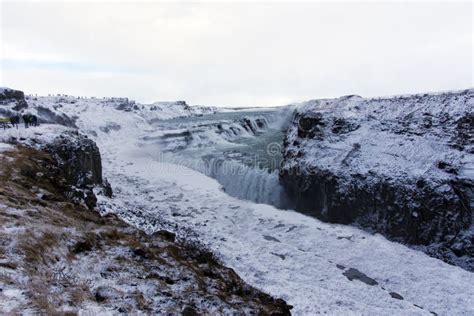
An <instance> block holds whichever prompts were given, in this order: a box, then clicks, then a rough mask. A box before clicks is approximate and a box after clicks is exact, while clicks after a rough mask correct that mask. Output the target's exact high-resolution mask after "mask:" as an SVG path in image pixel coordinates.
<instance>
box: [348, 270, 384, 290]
mask: <svg viewBox="0 0 474 316" xmlns="http://www.w3.org/2000/svg"><path fill="white" fill-rule="evenodd" d="M342 274H343V275H344V276H345V277H346V278H348V279H349V280H350V281H352V280H359V281H361V282H364V283H365V284H367V285H371V286H373V285H377V284H378V282H377V281H375V280H374V279H372V278H370V277H368V276H367V275H366V274H364V273H362V272H360V271H359V270H357V269H354V268H350V269H348V270H347V271H345V272H343V273H342Z"/></svg>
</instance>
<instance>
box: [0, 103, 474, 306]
mask: <svg viewBox="0 0 474 316" xmlns="http://www.w3.org/2000/svg"><path fill="white" fill-rule="evenodd" d="M58 98H59V97H46V98H38V99H37V101H29V104H30V106H32V107H33V108H34V107H35V106H36V105H38V104H41V105H42V106H46V107H48V108H52V107H53V106H54V105H57V104H58V102H57V101H58ZM71 100H72V99H71ZM165 108H166V110H164V111H163V113H165V114H163V116H160V114H159V111H148V110H146V111H145V112H143V113H141V112H140V111H132V112H124V111H120V110H117V109H116V107H114V106H110V105H109V104H106V103H105V102H102V101H101V100H99V99H79V100H77V101H76V103H74V104H64V105H63V106H62V107H60V108H57V109H56V111H60V112H61V113H66V114H67V115H68V116H70V117H72V116H77V121H76V124H77V126H78V127H79V128H80V130H81V131H83V132H85V133H88V135H89V136H90V137H91V138H93V139H94V140H95V141H96V142H97V144H98V146H99V148H100V150H101V154H102V158H103V167H104V175H105V176H106V177H107V178H108V180H109V181H110V182H111V184H112V186H113V188H114V194H115V197H114V198H113V199H106V198H103V197H101V198H100V200H99V204H100V205H101V207H102V210H103V211H108V212H114V213H117V214H118V215H119V216H120V217H121V218H123V219H124V220H125V221H127V222H129V223H131V224H133V225H135V226H137V227H139V228H141V229H144V230H145V231H147V232H153V231H156V230H158V229H163V228H164V229H168V230H172V231H175V232H177V233H178V234H179V236H180V237H181V238H186V239H196V240H199V241H200V242H201V243H203V244H204V245H206V246H207V247H209V248H210V249H211V250H213V251H215V252H216V253H217V254H218V255H219V256H220V257H221V259H222V260H223V262H224V264H225V265H227V266H229V267H231V268H233V269H235V271H236V272H237V273H238V274H239V275H240V276H241V277H242V278H243V279H244V280H245V281H246V282H248V283H249V284H251V285H253V286H255V287H257V288H259V289H261V290H263V291H265V292H267V293H269V294H271V295H273V296H275V297H281V298H283V299H285V300H286V301H287V302H288V303H289V304H291V305H294V309H293V310H292V312H293V313H294V314H295V315H308V314H318V313H328V314H333V315H341V314H343V315H352V314H379V315H380V314H391V315H407V314H410V315H427V314H429V312H435V313H437V314H438V315H448V314H449V315H461V314H464V315H465V314H473V313H474V304H473V303H472V298H473V297H474V287H473V286H472V285H473V284H474V275H473V274H472V273H470V272H467V271H465V270H463V269H461V268H459V267H455V266H451V265H448V264H446V263H443V262H442V261H440V260H437V259H434V258H431V257H429V256H427V255H425V254H424V253H422V252H418V251H415V250H413V249H409V248H407V247H406V246H403V245H401V244H397V243H394V242H390V241H388V240H386V239H385V238H384V237H382V236H381V235H378V234H375V235H371V234H369V233H367V232H364V231H362V230H359V229H357V228H355V227H350V226H344V225H334V224H328V223H323V222H321V221H319V220H317V219H315V218H312V217H308V216H305V215H303V214H299V213H296V212H293V211H285V210H277V209H275V208H274V207H271V206H268V205H264V204H255V203H251V202H248V201H242V200H238V199H236V198H233V197H230V196H229V195H227V194H226V193H225V192H223V191H222V190H221V186H220V185H219V183H218V182H217V181H215V180H213V179H211V178H209V177H206V176H205V175H203V174H201V173H198V172H196V171H193V170H191V169H188V168H186V167H183V166H179V165H175V164H170V163H165V162H160V161H159V160H157V159H156V158H157V157H156V156H155V154H154V152H149V151H146V150H144V149H143V147H142V146H141V142H140V139H141V138H143V137H145V136H147V135H150V134H151V133H154V132H156V126H154V125H153V124H150V123H149V121H150V119H164V118H170V117H173V116H174V117H177V116H182V115H184V114H186V111H182V110H181V109H179V110H177V111H176V112H173V110H172V107H171V108H170V107H165ZM191 115H192V114H191ZM150 116H152V117H150ZM107 123H115V124H118V125H120V129H117V130H111V131H108V132H104V130H101V129H100V127H104V126H106V125H107ZM40 128H42V129H41V130H40V129H36V130H35V131H40V133H43V135H47V134H48V131H51V132H53V130H50V129H51V128H52V127H50V126H44V127H40ZM61 128H63V127H61ZM31 130H33V128H32V129H31ZM57 132H60V128H59V130H58V131H57ZM361 132H362V131H361ZM365 132H367V131H365ZM7 133H9V134H8V135H17V137H18V136H20V135H19V134H15V133H23V131H21V132H15V131H14V130H9V131H8V132H7ZM26 133H29V134H28V135H29V136H31V135H32V134H31V132H30V131H28V132H26ZM0 135H2V134H0ZM22 135H23V134H22ZM0 137H2V136H0ZM45 137H46V136H45ZM374 137H379V138H382V139H383V138H384V137H385V135H384V134H380V135H378V136H374ZM2 139H3V140H5V137H3V138H2ZM351 141H355V140H351ZM389 143H390V142H387V145H386V146H387V149H390V148H389V146H390V145H388V144H389ZM423 144H424V143H423V142H417V143H416V144H413V146H412V147H410V148H406V149H403V150H400V154H404V155H411V157H412V158H418V159H425V158H427V157H428V156H429V155H430V154H432V153H433V152H435V151H439V150H442V149H443V148H432V149H430V147H429V146H426V147H420V146H423ZM420 149H422V150H420ZM334 151H335V152H337V148H335V149H334ZM425 151H427V152H425ZM387 157H388V158H387V159H390V163H394V164H395V165H393V166H391V168H400V166H399V165H397V164H396V163H397V161H398V160H397V159H396V158H389V156H387ZM390 157H391V156H390ZM428 158H429V157H428ZM430 159H431V158H430ZM459 159H462V157H459ZM381 163H384V162H381ZM361 168H364V166H361ZM381 168H382V167H381ZM391 170H392V169H391ZM413 170H416V171H414V172H424V171H425V169H424V167H423V164H422V163H418V164H417V166H416V168H414V169H413ZM351 268H352V269H357V270H358V271H360V272H362V273H364V274H365V275H367V276H368V277H369V278H372V279H374V280H375V281H376V282H377V284H376V285H372V286H371V285H368V284H366V283H364V282H361V281H359V280H352V281H351V280H349V279H348V278H347V277H346V276H345V275H343V273H345V272H347V271H348V270H349V269H351ZM390 292H395V293H398V294H399V295H401V296H402V297H403V298H404V299H403V300H399V299H395V298H393V297H392V296H391V295H390V294H389V293H390Z"/></svg>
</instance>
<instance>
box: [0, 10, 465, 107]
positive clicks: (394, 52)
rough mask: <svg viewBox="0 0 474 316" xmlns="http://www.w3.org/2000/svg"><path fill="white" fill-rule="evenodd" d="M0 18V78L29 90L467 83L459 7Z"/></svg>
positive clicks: (206, 100)
mask: <svg viewBox="0 0 474 316" xmlns="http://www.w3.org/2000/svg"><path fill="white" fill-rule="evenodd" d="M1 15H2V22H1V23H2V25H1V28H2V38H1V42H2V47H3V49H2V55H1V58H2V65H1V70H2V76H1V78H0V79H1V84H2V85H7V86H13V87H18V88H22V89H24V90H26V91H27V92H31V93H68V94H78V95H96V96H123V95H127V96H129V97H131V98H134V99H136V100H138V101H141V102H151V101H154V100H173V99H185V100H188V102H190V103H192V104H210V105H235V106H245V105H280V104H282V103H287V102H291V101H300V100H304V99H310V98H318V97H335V96H339V95H344V94H353V93H355V94H360V95H364V96H377V95H387V94H398V93H411V92H420V91H436V90H446V89H462V88H466V87H468V86H472V74H473V65H472V45H471V42H472V27H471V23H472V4H469V3H464V4H462V3H457V4H449V3H417V4H406V3H383V4H378V3H344V4H343V3H336V4H331V3H298V4H289V3H259V4H254V3H206V4H201V3H186V4H183V3H181V4H173V3H156V2H141V3H128V2H126V3H122V2H99V3H91V2H79V3H78V2H73V3H60V2H52V3H47V2H36V3H32V2H28V3H26V2H24V3H14V2H6V3H2V11H1ZM25 21H27V23H26V22H25Z"/></svg>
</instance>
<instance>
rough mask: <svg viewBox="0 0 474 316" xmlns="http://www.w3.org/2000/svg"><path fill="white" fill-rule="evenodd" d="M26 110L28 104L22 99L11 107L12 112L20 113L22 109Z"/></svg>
mask: <svg viewBox="0 0 474 316" xmlns="http://www.w3.org/2000/svg"><path fill="white" fill-rule="evenodd" d="M27 108H28V102H26V101H25V100H24V99H21V100H19V101H18V102H17V103H16V105H15V106H14V107H13V110H15V111H21V110H23V109H27Z"/></svg>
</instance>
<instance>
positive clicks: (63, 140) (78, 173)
mask: <svg viewBox="0 0 474 316" xmlns="http://www.w3.org/2000/svg"><path fill="white" fill-rule="evenodd" d="M44 149H45V150H46V151H47V152H48V153H49V154H50V155H51V156H52V157H53V158H54V159H55V161H56V162H57V164H58V165H59V168H60V170H61V175H62V177H63V178H64V180H65V182H66V184H67V185H68V186H69V188H70V189H69V190H68V192H67V195H68V196H69V197H70V198H71V200H73V201H75V202H83V203H84V204H86V205H87V207H89V208H91V209H92V208H94V207H95V206H96V203H97V198H96V196H95V194H94V192H93V188H94V187H99V188H101V189H102V191H103V192H104V195H106V196H109V197H111V196H112V188H111V186H110V184H109V183H108V181H106V180H105V181H104V179H103V178H102V161H101V156H100V151H99V148H98V147H97V145H96V143H95V142H94V141H92V140H91V139H89V138H87V136H85V135H82V134H80V133H78V132H77V131H68V132H66V133H64V134H63V135H61V136H58V137H56V138H55V139H54V140H53V141H52V142H51V143H48V144H47V145H46V146H45V148H44Z"/></svg>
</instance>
